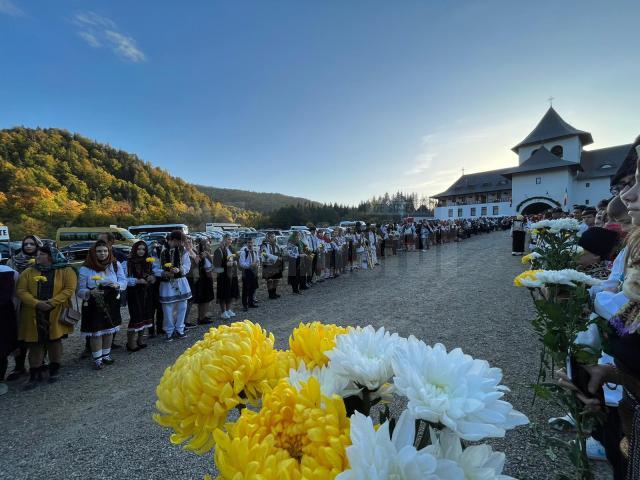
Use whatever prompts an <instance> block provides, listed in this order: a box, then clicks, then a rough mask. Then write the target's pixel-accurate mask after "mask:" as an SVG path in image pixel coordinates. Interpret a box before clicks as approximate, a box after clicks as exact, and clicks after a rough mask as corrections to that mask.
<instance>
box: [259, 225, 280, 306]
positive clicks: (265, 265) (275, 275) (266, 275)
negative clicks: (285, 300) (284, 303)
mask: <svg viewBox="0 0 640 480" xmlns="http://www.w3.org/2000/svg"><path fill="white" fill-rule="evenodd" d="M260 250H261V254H260V256H261V258H262V278H263V279H264V280H266V282H267V292H268V293H269V298H270V299H271V300H275V299H277V298H280V295H278V283H279V282H280V279H281V278H282V271H283V269H284V264H283V262H282V255H283V252H282V248H280V245H278V242H276V234H275V233H274V232H269V233H268V234H267V241H266V242H264V243H263V244H262V245H261V246H260Z"/></svg>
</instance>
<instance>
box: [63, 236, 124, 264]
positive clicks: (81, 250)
mask: <svg viewBox="0 0 640 480" xmlns="http://www.w3.org/2000/svg"><path fill="white" fill-rule="evenodd" d="M94 243H96V242H94V241H85V242H76V243H72V244H70V245H67V246H66V247H63V248H61V249H60V252H61V253H62V254H63V255H64V256H65V257H67V260H69V261H70V262H81V261H84V260H85V258H87V255H88V254H89V249H90V248H91V246H92V245H93V244H94ZM112 248H113V254H114V256H115V257H116V260H118V261H119V262H122V261H124V260H126V259H127V257H128V256H129V253H130V252H131V247H130V246H128V245H118V244H116V245H114V246H113V247H112Z"/></svg>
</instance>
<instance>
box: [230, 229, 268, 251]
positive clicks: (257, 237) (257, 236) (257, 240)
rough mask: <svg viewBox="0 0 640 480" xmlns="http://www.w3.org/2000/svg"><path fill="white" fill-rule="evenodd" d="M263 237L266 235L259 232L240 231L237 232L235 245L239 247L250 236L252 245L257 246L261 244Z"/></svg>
mask: <svg viewBox="0 0 640 480" xmlns="http://www.w3.org/2000/svg"><path fill="white" fill-rule="evenodd" d="M265 237H266V235H265V234H264V233H261V232H241V233H240V234H238V238H237V240H236V246H237V248H241V247H243V246H244V245H245V244H246V243H247V241H248V240H249V239H250V238H252V239H253V244H254V246H256V247H259V246H260V245H262V242H263V241H264V239H265Z"/></svg>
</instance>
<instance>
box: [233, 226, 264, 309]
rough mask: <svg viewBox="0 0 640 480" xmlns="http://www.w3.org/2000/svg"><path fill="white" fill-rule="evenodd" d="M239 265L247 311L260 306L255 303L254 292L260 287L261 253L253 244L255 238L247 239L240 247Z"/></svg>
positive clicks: (243, 303) (244, 304) (243, 306)
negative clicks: (259, 267)
mask: <svg viewBox="0 0 640 480" xmlns="http://www.w3.org/2000/svg"><path fill="white" fill-rule="evenodd" d="M239 253H240V254H239V258H238V265H239V267H240V270H241V271H242V308H243V310H244V311H245V312H248V311H249V308H258V305H256V304H255V303H254V294H255V292H256V290H257V288H258V266H259V265H260V255H259V254H258V252H256V249H255V247H254V245H253V238H249V239H247V244H246V245H245V246H244V247H242V248H241V249H240V252H239Z"/></svg>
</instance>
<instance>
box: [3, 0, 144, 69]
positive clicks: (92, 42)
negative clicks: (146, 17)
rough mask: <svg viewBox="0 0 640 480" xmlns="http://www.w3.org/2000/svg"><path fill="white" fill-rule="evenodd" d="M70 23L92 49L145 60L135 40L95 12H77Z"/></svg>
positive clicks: (124, 57)
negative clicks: (76, 28)
mask: <svg viewBox="0 0 640 480" xmlns="http://www.w3.org/2000/svg"><path fill="white" fill-rule="evenodd" d="M2 1H3V0H0V2H2ZM72 23H73V24H74V25H75V26H76V27H78V29H79V30H78V35H79V36H80V38H82V39H83V40H84V41H85V42H86V43H87V44H88V45H89V46H91V47H93V48H102V47H107V48H109V49H111V51H113V52H114V53H115V54H116V55H118V56H119V57H120V58H122V59H124V60H127V61H130V62H133V63H140V62H145V61H146V60H147V56H146V55H145V53H144V52H143V51H142V50H141V49H140V48H139V47H138V45H137V44H136V41H135V39H134V38H133V37H130V36H128V35H125V34H124V33H122V32H121V31H120V30H119V29H118V26H117V25H116V23H115V22H114V21H113V20H111V19H110V18H107V17H103V16H102V15H99V14H97V13H95V12H79V13H76V15H75V16H74V17H73V19H72Z"/></svg>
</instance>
